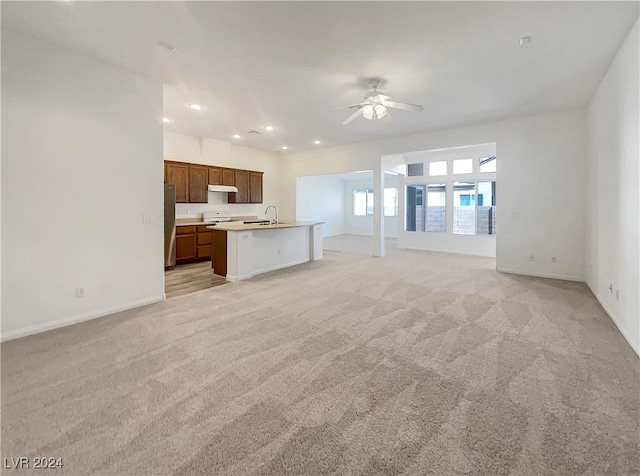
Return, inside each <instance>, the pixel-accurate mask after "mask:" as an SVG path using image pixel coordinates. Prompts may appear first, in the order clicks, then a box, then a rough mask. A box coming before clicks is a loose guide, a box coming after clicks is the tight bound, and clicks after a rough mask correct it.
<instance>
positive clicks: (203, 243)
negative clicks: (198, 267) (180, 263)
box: [196, 226, 213, 259]
mask: <svg viewBox="0 0 640 476" xmlns="http://www.w3.org/2000/svg"><path fill="white" fill-rule="evenodd" d="M212 235H213V232H212V231H211V230H207V227H206V226H199V227H198V233H197V235H196V247H197V250H196V251H197V255H198V259H209V258H211V238H212Z"/></svg>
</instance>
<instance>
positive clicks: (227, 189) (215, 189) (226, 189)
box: [209, 185, 238, 192]
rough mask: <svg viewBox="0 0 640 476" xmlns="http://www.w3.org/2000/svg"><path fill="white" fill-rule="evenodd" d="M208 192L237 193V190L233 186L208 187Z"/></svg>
mask: <svg viewBox="0 0 640 476" xmlns="http://www.w3.org/2000/svg"><path fill="white" fill-rule="evenodd" d="M209 191H210V192H237V191H238V188H237V187H234V186H233V185H209Z"/></svg>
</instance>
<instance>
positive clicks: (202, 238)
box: [176, 225, 213, 264]
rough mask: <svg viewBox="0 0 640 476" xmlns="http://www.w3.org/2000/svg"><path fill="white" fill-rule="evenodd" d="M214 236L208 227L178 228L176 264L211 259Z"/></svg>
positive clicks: (179, 226)
mask: <svg viewBox="0 0 640 476" xmlns="http://www.w3.org/2000/svg"><path fill="white" fill-rule="evenodd" d="M212 235H213V234H212V232H211V230H208V229H207V225H197V226H196V225H186V226H184V225H178V226H176V264H184V263H191V262H193V261H202V260H208V259H209V258H211V242H212Z"/></svg>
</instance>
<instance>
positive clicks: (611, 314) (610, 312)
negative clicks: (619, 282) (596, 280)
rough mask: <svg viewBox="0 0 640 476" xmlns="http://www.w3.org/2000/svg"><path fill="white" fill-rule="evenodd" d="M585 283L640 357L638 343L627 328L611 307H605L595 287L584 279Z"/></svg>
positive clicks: (639, 345)
mask: <svg viewBox="0 0 640 476" xmlns="http://www.w3.org/2000/svg"><path fill="white" fill-rule="evenodd" d="M586 284H587V286H588V287H589V289H590V290H591V292H592V293H593V295H594V296H595V297H596V299H597V300H598V302H599V303H600V305H601V306H602V309H604V312H606V313H607V314H608V315H609V317H610V318H611V320H612V321H613V323H614V324H615V325H616V327H617V328H618V330H619V331H620V334H622V337H624V338H625V339H626V341H627V342H628V343H629V345H630V346H631V348H632V349H633V351H634V352H635V353H636V354H637V355H638V357H640V343H639V342H634V341H633V339H632V338H631V335H630V334H629V331H628V330H627V328H626V327H624V326H623V325H622V323H621V322H620V321H619V320H618V318H617V317H616V315H615V313H613V312H612V311H611V309H609V308H608V307H607V305H606V304H605V303H604V299H602V296H600V294H599V293H598V291H596V289H595V287H594V286H593V285H592V284H591V283H590V282H589V281H586Z"/></svg>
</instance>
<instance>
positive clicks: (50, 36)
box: [2, 1, 638, 151]
mask: <svg viewBox="0 0 640 476" xmlns="http://www.w3.org/2000/svg"><path fill="white" fill-rule="evenodd" d="M637 18H638V2H608V1H605V2H180V1H177V2H81V1H68V2H64V1H53V2H46V3H45V2H6V1H5V2H2V28H3V34H4V33H5V32H9V33H10V32H11V31H18V32H21V33H23V34H27V35H31V36H34V37H37V38H39V39H41V40H44V41H48V42H52V43H56V44H59V45H61V46H62V47H65V48H69V49H72V50H76V51H79V52H82V53H85V54H87V55H91V56H93V57H96V58H99V59H101V60H103V61H106V62H108V63H112V64H115V65H119V66H121V67H123V68H126V69H128V70H131V71H134V72H137V73H139V74H141V75H144V76H147V77H150V78H153V79H156V80H158V81H161V82H163V83H164V85H165V88H164V91H165V93H164V115H165V116H166V117H167V118H169V119H170V121H171V122H170V123H169V124H166V125H165V128H166V129H167V130H172V131H177V132H183V133H187V134H192V135H197V136H203V137H212V138H215V139H220V140H225V141H235V142H237V143H240V144H243V145H247V146H250V147H255V148H258V149H263V150H269V151H281V146H283V145H286V146H287V147H288V150H289V151H295V150H302V149H308V148H312V147H323V146H331V145H339V144H345V143H352V142H360V141H366V140H371V139H375V138H380V137H390V136H398V135H404V134H411V133H416V132H420V131H426V130H434V129H441V128H446V127H453V126H459V125H465V124H472V123H478V122H485V121H490V120H499V119H508V118H513V117H519V116H526V115H532V114H538V113H543V112H548V111H556V110H563V109H569V108H576V107H583V106H585V105H586V104H587V103H588V101H589V99H590V98H591V96H592V95H593V93H594V91H595V89H596V87H597V85H598V83H599V82H600V80H601V79H602V77H603V76H604V74H605V72H606V70H607V68H608V66H609V64H610V63H611V61H612V60H613V58H614V55H615V53H616V51H617V50H618V48H619V47H620V45H621V43H622V41H623V40H624V38H625V37H626V35H627V33H628V32H629V30H630V29H631V27H632V26H633V23H634V22H635V21H636V19H637ZM523 37H530V40H531V41H529V42H524V44H523V45H521V44H520V40H521V38H523ZM159 41H160V42H164V43H165V45H164V46H162V45H160V44H159V43H158V42H159ZM168 45H170V46H171V47H173V48H175V51H170V50H169V49H167V48H168V47H169V46H168ZM371 78H379V79H381V80H382V83H383V84H382V86H381V89H382V90H383V91H384V92H385V93H386V94H387V95H389V96H391V98H392V100H397V101H402V102H408V103H413V104H420V105H422V106H424V111H423V112H420V113H416V112H407V111H393V110H392V115H393V121H390V120H386V119H385V120H381V121H367V120H366V119H364V118H362V117H360V118H357V119H356V120H354V121H353V122H352V123H351V124H348V125H342V121H343V120H344V119H345V118H346V117H347V116H348V115H350V113H351V112H350V110H349V109H333V108H334V107H336V106H341V105H347V104H353V103H357V102H360V101H361V100H362V98H363V96H364V94H365V93H366V92H367V91H368V89H369V88H368V80H369V79H371ZM192 103H199V104H201V105H203V106H204V109H203V110H202V111H199V112H196V111H193V110H191V109H190V108H189V107H188V106H189V104H192ZM134 113H135V111H132V114H134ZM159 120H160V118H159ZM267 125H272V126H273V127H274V128H275V129H274V131H272V132H267V131H265V130H264V127H265V126H267ZM252 130H255V131H257V132H260V134H248V132H249V131H252ZM233 134H239V135H240V139H232V138H231V137H232V135H233ZM314 140H319V141H321V144H320V145H314V143H313V142H314Z"/></svg>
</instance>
